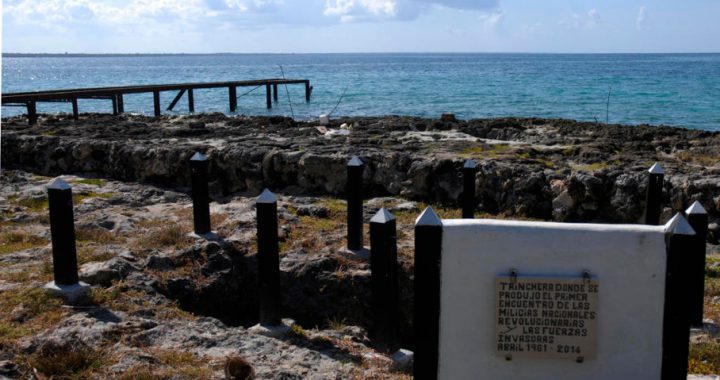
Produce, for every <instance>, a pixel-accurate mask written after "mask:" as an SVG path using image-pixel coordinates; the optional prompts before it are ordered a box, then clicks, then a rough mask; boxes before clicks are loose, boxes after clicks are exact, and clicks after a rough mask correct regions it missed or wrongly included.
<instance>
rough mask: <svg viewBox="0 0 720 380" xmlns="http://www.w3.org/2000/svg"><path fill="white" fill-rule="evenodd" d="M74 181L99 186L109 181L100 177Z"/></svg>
mask: <svg viewBox="0 0 720 380" xmlns="http://www.w3.org/2000/svg"><path fill="white" fill-rule="evenodd" d="M72 182H73V183H82V184H85V185H92V186H97V187H103V186H105V185H106V184H107V181H105V180H104V179H99V178H82V179H77V180H74V181H72Z"/></svg>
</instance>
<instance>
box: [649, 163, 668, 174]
mask: <svg viewBox="0 0 720 380" xmlns="http://www.w3.org/2000/svg"><path fill="white" fill-rule="evenodd" d="M648 173H650V174H665V171H664V170H663V168H662V166H660V163H659V162H656V163H654V164H653V166H651V167H650V169H648Z"/></svg>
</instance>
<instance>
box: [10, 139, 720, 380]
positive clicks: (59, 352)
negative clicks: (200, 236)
mask: <svg viewBox="0 0 720 380" xmlns="http://www.w3.org/2000/svg"><path fill="white" fill-rule="evenodd" d="M478 149H479V150H478ZM466 153H467V154H472V155H475V156H477V155H478V154H481V155H483V156H498V155H505V154H516V153H513V152H511V150H510V147H509V146H507V145H493V146H491V147H489V148H487V147H476V148H470V151H468V152H466ZM521 155H522V154H518V156H519V157H520V158H526V159H527V158H530V157H529V156H528V157H522V156H521ZM603 165H604V164H597V165H584V166H577V167H574V168H573V169H575V170H586V171H594V170H600V169H603V168H605V166H603ZM76 183H82V184H84V185H90V186H97V187H98V188H101V187H103V186H106V183H105V181H103V180H96V179H83V180H77V181H76ZM110 196H112V193H107V192H84V193H78V194H76V195H75V196H74V200H75V202H76V204H78V203H81V202H83V201H85V200H86V199H92V198H108V197H110ZM401 202H403V200H390V201H388V202H387V203H386V204H382V206H384V207H388V208H392V207H394V206H396V205H397V204H398V203H401ZM8 203H10V204H13V205H16V206H18V207H22V209H23V210H24V213H26V214H30V217H28V218H25V219H23V220H22V221H17V222H9V221H7V220H5V219H10V218H13V217H14V216H15V215H14V213H12V212H5V213H4V214H3V215H0V226H1V227H2V230H0V255H6V254H10V253H15V252H19V251H24V250H29V249H35V250H36V251H37V252H38V254H37V259H34V260H33V261H30V262H26V263H12V262H8V261H0V285H5V286H8V285H9V286H10V287H8V288H5V289H7V290H2V291H0V347H15V346H16V345H17V344H18V341H19V340H20V339H21V338H23V337H28V336H33V335H36V334H38V333H40V332H42V331H45V330H48V329H52V328H54V327H55V326H57V325H58V323H60V322H61V321H62V320H63V318H65V317H67V316H68V315H69V314H70V313H73V312H74V310H73V308H72V307H67V306H66V305H63V303H62V302H61V301H60V300H59V299H57V298H53V297H51V296H50V295H48V294H47V293H46V292H45V291H43V290H42V289H41V288H40V286H41V285H42V284H43V283H45V282H47V281H50V280H51V279H52V266H51V261H50V252H49V249H39V248H40V247H46V246H48V244H49V241H48V239H46V238H43V237H41V236H42V235H41V234H39V233H38V228H40V229H47V228H48V225H47V216H46V214H47V200H46V199H44V198H38V199H17V198H16V197H9V199H8ZM317 205H319V206H322V207H324V208H326V209H327V216H323V217H319V216H311V215H297V209H296V208H295V207H293V206H290V205H287V206H286V207H287V208H288V211H290V213H292V214H295V215H296V216H297V219H295V220H292V221H287V220H284V219H281V220H280V227H281V229H284V231H285V232H284V233H281V236H282V241H281V252H283V253H284V252H287V251H290V250H295V249H304V250H305V251H306V252H309V253H313V252H319V251H321V250H323V249H328V248H329V249H330V250H331V251H338V250H339V249H342V248H343V247H344V246H345V244H346V241H345V227H344V226H345V220H346V217H347V214H346V206H345V202H344V201H342V200H338V199H333V198H320V199H318V201H317ZM426 206H427V205H426V204H423V203H417V205H416V208H415V209H412V210H400V211H395V212H393V214H394V215H395V217H396V220H397V227H398V248H399V252H398V253H399V257H400V258H401V260H403V261H404V262H405V263H408V262H410V261H411V260H412V257H413V253H414V252H413V248H412V246H413V244H412V240H413V236H414V234H413V226H414V222H415V219H416V218H417V217H418V215H419V213H420V212H421V211H422V210H423V209H424V208H425V207H426ZM435 211H436V212H437V213H438V214H439V215H440V216H441V217H442V218H459V217H460V210H459V209H455V208H443V207H436V209H435ZM476 217H478V218H503V216H502V215H489V214H477V215H476ZM76 218H77V216H76ZM514 218H515V219H517V217H514ZM211 223H212V225H213V227H214V228H215V229H216V230H217V231H218V235H220V236H221V237H228V236H230V235H231V234H232V233H233V230H234V229H235V228H237V226H236V224H235V223H233V221H232V220H230V217H229V215H228V214H227V213H224V212H220V213H213V214H212V219H211ZM33 228H34V229H33ZM134 228H135V230H134V231H133V232H131V233H129V234H125V235H121V234H117V233H114V232H111V231H108V230H106V229H104V228H99V227H78V228H76V238H77V245H78V263H79V265H82V264H84V263H87V262H91V261H105V260H108V259H110V258H112V257H113V256H114V255H115V254H116V253H115V252H114V251H113V250H111V249H108V247H111V246H119V247H122V248H129V249H130V250H131V251H132V252H133V253H134V254H135V255H136V256H138V257H144V256H146V255H147V254H149V253H150V252H152V251H153V250H160V251H165V252H172V251H176V250H181V249H184V248H187V247H190V246H191V245H192V244H193V239H192V238H189V237H188V236H187V234H188V233H190V232H192V209H191V208H189V207H184V208H181V209H179V210H176V212H175V213H174V215H172V217H169V218H158V217H153V216H152V215H149V214H146V215H144V216H143V217H141V218H139V219H137V220H135V221H134ZM283 235H284V236H283ZM365 243H366V245H368V243H369V236H368V226H367V224H365ZM254 250H255V248H254V247H252V246H248V247H246V251H248V252H254ZM281 254H282V253H281ZM717 261H720V258H716V257H711V258H709V260H708V269H707V277H706V303H705V317H706V318H710V319H712V320H714V321H720V267H715V266H713V265H711V264H713V263H715V262H717ZM340 262H341V266H340V267H339V268H338V272H339V273H338V275H339V276H342V275H343V273H342V272H343V271H345V270H347V269H349V268H351V267H352V265H353V262H352V261H351V260H349V259H348V260H347V262H342V261H340ZM193 265H194V264H193V263H188V265H186V266H184V267H180V268H176V269H173V270H168V271H161V272H158V273H153V274H154V275H156V276H157V278H158V279H159V280H161V281H162V280H163V279H167V278H170V277H179V276H192V273H193V272H194V271H195V270H196V269H197V268H194V267H193ZM76 306H79V307H102V308H106V309H108V310H114V311H120V312H126V313H133V312H137V311H140V310H146V309H152V310H154V311H155V313H156V318H158V319H160V320H176V319H184V320H194V319H197V317H196V316H195V315H193V314H191V313H188V312H186V311H183V310H181V309H180V308H179V307H177V305H176V304H175V303H173V302H169V301H168V302H167V303H164V304H160V305H158V304H155V303H150V302H149V301H148V298H147V297H146V295H145V294H143V293H142V292H141V291H138V290H136V289H133V288H132V287H131V286H129V284H126V283H125V282H123V281H120V282H115V283H113V285H112V286H110V287H108V288H100V287H95V288H93V289H92V291H91V293H90V295H89V296H88V297H87V299H85V300H83V301H82V302H81V304H80V305H76ZM327 325H328V327H329V328H330V329H336V330H340V329H342V328H344V327H345V321H344V320H342V319H339V320H328V321H327ZM293 334H294V335H296V336H297V337H298V339H309V338H308V333H307V332H306V331H305V330H303V329H302V328H301V327H299V326H297V327H294V328H293ZM333 344H336V345H338V346H342V344H343V343H342V342H341V341H338V342H335V341H334V342H333ZM138 348H140V349H142V350H143V351H144V353H145V354H146V355H147V356H149V357H151V358H152V362H151V363H148V364H142V365H136V366H134V367H132V368H130V369H129V370H127V371H126V372H124V373H122V374H121V375H119V376H120V377H119V378H121V379H170V378H187V379H209V378H212V376H213V371H214V370H217V369H218V364H217V363H212V362H211V361H209V360H208V359H207V358H203V357H198V356H196V355H193V354H192V353H189V352H185V351H173V350H159V349H154V348H144V347H138ZM346 349H347V350H355V348H353V347H352V346H348V347H346ZM11 350H12V351H16V349H14V348H13V349H11ZM16 355H17V356H16V359H17V358H20V359H19V360H20V362H19V363H18V364H19V365H20V366H21V370H22V371H23V373H24V374H26V375H28V374H30V373H32V371H37V373H39V374H42V375H44V376H46V378H53V379H81V378H87V377H90V376H96V377H97V376H100V377H103V376H109V375H110V374H108V373H107V368H108V367H109V366H111V365H113V364H115V363H117V362H118V361H119V360H120V358H119V357H118V356H117V354H116V353H113V352H109V351H107V350H103V349H99V350H98V349H94V348H90V347H86V346H83V345H75V346H73V347H57V346H51V345H49V346H47V347H43V348H42V349H41V350H39V351H38V352H36V353H35V354H33V355H29V356H23V355H22V354H19V353H17V354H16ZM361 364H362V366H363V369H364V370H363V371H361V370H358V371H357V373H356V374H353V375H352V376H351V377H350V378H352V379H410V378H411V377H410V376H407V375H401V374H389V372H388V370H387V363H385V362H374V361H371V360H363V361H362V363H361ZM689 369H690V372H691V373H708V374H710V373H720V339H718V338H716V337H708V338H706V339H703V340H700V341H696V342H693V343H692V344H691V349H690V359H689ZM368 373H370V375H368ZM114 375H115V376H118V375H117V374H114Z"/></svg>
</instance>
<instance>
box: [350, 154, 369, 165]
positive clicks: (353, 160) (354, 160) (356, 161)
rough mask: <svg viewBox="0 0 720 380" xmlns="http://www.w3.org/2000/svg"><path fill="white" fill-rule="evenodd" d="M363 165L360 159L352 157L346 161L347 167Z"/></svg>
mask: <svg viewBox="0 0 720 380" xmlns="http://www.w3.org/2000/svg"><path fill="white" fill-rule="evenodd" d="M364 164H365V163H364V162H362V160H361V159H360V157H358V156H352V158H350V161H348V163H347V166H363V165H364Z"/></svg>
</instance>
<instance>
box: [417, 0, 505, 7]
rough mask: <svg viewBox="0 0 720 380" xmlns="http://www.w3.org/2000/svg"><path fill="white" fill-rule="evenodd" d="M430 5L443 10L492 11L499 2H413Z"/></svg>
mask: <svg viewBox="0 0 720 380" xmlns="http://www.w3.org/2000/svg"><path fill="white" fill-rule="evenodd" d="M415 1H418V2H425V3H431V4H434V5H439V6H441V7H445V8H457V9H492V8H497V6H498V3H499V0H415Z"/></svg>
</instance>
